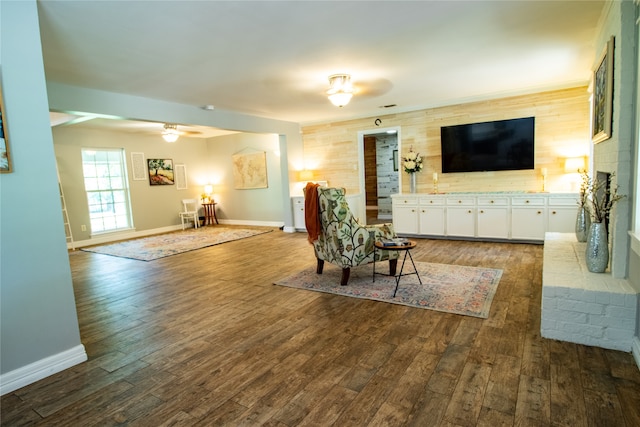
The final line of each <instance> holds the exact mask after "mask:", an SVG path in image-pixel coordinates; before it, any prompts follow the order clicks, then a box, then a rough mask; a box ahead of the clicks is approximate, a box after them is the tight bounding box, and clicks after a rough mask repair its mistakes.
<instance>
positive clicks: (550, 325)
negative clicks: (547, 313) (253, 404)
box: [540, 316, 558, 330]
mask: <svg viewBox="0 0 640 427" xmlns="http://www.w3.org/2000/svg"><path fill="white" fill-rule="evenodd" d="M540 328H541V329H544V330H551V329H557V328H558V323H557V322H556V321H555V320H554V319H550V318H548V317H544V316H543V317H542V320H541V322H540Z"/></svg>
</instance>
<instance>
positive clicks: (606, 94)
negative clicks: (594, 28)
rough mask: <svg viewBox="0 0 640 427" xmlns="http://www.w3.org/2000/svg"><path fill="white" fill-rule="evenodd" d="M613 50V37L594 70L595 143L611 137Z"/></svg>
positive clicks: (593, 137) (593, 135) (592, 136)
mask: <svg viewBox="0 0 640 427" xmlns="http://www.w3.org/2000/svg"><path fill="white" fill-rule="evenodd" d="M613 50H614V38H613V37H611V38H610V39H609V41H608V42H607V45H606V46H605V48H604V51H603V52H602V55H600V58H599V60H598V62H596V66H595V69H594V70H593V105H592V108H591V110H592V112H591V114H592V115H593V116H592V117H591V141H593V143H594V144H597V143H598V142H602V141H604V140H606V139H609V138H611V114H612V110H613Z"/></svg>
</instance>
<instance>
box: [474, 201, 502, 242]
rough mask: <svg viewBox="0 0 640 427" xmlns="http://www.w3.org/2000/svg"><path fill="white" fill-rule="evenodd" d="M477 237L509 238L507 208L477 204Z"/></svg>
mask: <svg viewBox="0 0 640 427" xmlns="http://www.w3.org/2000/svg"><path fill="white" fill-rule="evenodd" d="M478 237H491V238H495V239H507V238H509V208H507V207H503V208H497V207H496V208H493V207H484V206H479V207H478Z"/></svg>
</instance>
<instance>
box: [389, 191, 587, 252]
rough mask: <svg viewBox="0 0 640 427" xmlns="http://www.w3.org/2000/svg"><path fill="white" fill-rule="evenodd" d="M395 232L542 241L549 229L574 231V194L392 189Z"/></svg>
mask: <svg viewBox="0 0 640 427" xmlns="http://www.w3.org/2000/svg"><path fill="white" fill-rule="evenodd" d="M392 201H393V225H394V228H395V230H396V232H397V233H401V234H410V235H416V236H451V237H466V238H477V239H488V240H521V241H540V242H542V241H544V234H545V232H547V231H555V232H562V233H571V232H573V231H574V227H575V220H576V215H577V212H578V211H577V195H576V194H549V193H511V194H510V193H458V194H456V193H450V194H408V195H404V194H394V195H393V196H392Z"/></svg>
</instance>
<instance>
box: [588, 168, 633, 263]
mask: <svg viewBox="0 0 640 427" xmlns="http://www.w3.org/2000/svg"><path fill="white" fill-rule="evenodd" d="M614 176H615V173H612V174H610V175H609V178H608V182H607V181H600V180H598V179H597V178H595V179H593V180H591V179H589V180H588V181H587V182H588V185H587V189H586V192H585V193H586V195H585V198H584V201H583V202H584V208H585V210H586V211H587V212H589V216H590V217H591V226H590V228H589V234H588V235H587V249H586V253H585V260H586V263H587V269H588V270H589V271H591V272H592V273H603V272H604V271H605V270H606V269H607V265H608V264H609V243H608V235H607V234H608V231H607V227H606V224H607V222H608V220H609V215H610V214H611V210H612V209H613V206H614V205H615V204H616V203H617V202H618V201H620V200H621V199H623V198H624V197H625V196H624V195H620V194H618V186H617V185H616V186H613V185H611V180H612V178H613V177H614Z"/></svg>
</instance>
